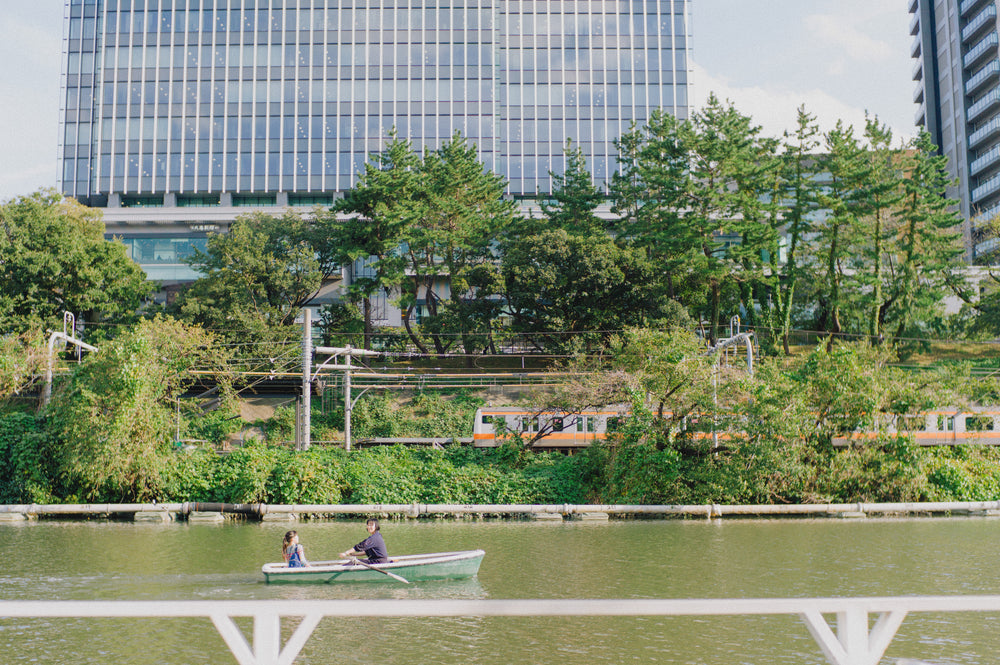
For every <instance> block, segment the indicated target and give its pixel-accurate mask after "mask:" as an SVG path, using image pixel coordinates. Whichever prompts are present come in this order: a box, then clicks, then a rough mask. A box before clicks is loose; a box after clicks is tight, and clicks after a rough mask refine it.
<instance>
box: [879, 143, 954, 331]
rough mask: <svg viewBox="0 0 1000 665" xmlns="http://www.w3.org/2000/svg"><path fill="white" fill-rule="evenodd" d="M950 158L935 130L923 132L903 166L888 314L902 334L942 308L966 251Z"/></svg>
mask: <svg viewBox="0 0 1000 665" xmlns="http://www.w3.org/2000/svg"><path fill="white" fill-rule="evenodd" d="M947 161H948V158H947V157H945V156H943V155H940V154H938V151H937V146H935V145H934V143H933V141H932V139H931V136H930V134H928V133H927V132H920V134H919V135H918V136H917V138H916V139H914V142H913V149H912V152H911V153H910V155H909V157H908V158H907V160H906V161H905V163H904V165H903V170H904V173H903V182H902V189H903V199H902V202H901V206H900V209H899V212H898V219H899V224H898V226H897V229H896V237H895V238H894V246H895V248H896V251H895V256H894V257H893V259H894V260H893V263H892V280H891V282H890V283H889V286H888V292H889V293H888V297H887V299H886V307H885V309H886V315H885V317H886V319H887V320H889V321H893V322H895V324H896V329H895V336H896V337H897V338H899V337H902V336H903V335H904V334H906V331H907V330H908V329H909V328H910V327H911V326H913V325H914V324H917V323H919V322H923V321H927V320H928V319H929V318H931V317H932V316H933V314H934V313H935V312H936V311H938V310H939V309H940V303H941V300H942V299H943V297H944V296H945V295H946V293H947V292H948V290H947V289H948V284H949V282H950V281H951V280H952V277H953V275H954V272H955V271H954V267H955V264H956V261H957V260H958V259H959V257H960V256H961V254H962V251H963V250H962V242H961V236H960V234H959V230H960V229H961V224H962V219H961V216H960V215H959V213H958V212H957V210H956V209H957V205H956V203H955V201H953V200H952V199H950V198H949V197H948V196H947V189H948V187H949V186H950V185H951V178H950V177H949V175H948V171H947Z"/></svg>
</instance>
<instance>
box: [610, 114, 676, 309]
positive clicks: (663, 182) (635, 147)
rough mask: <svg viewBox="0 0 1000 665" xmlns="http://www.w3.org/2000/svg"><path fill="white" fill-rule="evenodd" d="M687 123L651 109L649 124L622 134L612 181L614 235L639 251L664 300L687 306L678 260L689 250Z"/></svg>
mask: <svg viewBox="0 0 1000 665" xmlns="http://www.w3.org/2000/svg"><path fill="white" fill-rule="evenodd" d="M686 126H687V121H685V120H679V119H678V118H677V117H675V116H674V115H672V114H670V113H667V112H665V111H663V110H662V109H654V110H653V112H652V114H651V115H650V118H649V122H648V123H647V124H646V125H644V126H643V127H641V128H636V127H633V128H632V130H631V131H629V132H627V133H626V134H624V135H622V136H621V138H619V139H618V140H617V141H616V142H615V145H616V146H617V148H618V151H619V154H618V171H617V172H616V173H615V175H614V177H613V178H612V182H611V195H612V212H613V213H615V214H616V215H617V216H618V221H617V222H616V223H615V224H614V225H613V227H612V230H613V235H614V237H615V238H616V241H617V242H618V243H619V244H620V245H623V246H635V247H640V248H642V249H643V250H644V251H645V252H646V253H647V256H649V257H650V259H651V260H652V261H653V262H654V264H655V265H656V266H657V268H658V270H659V272H660V273H661V275H662V281H663V286H664V290H665V291H666V294H667V296H668V297H670V298H672V299H675V300H677V301H678V302H690V299H689V297H688V293H687V290H686V283H687V274H686V271H685V269H684V265H683V260H682V258H683V257H684V256H685V255H686V253H687V252H688V251H689V250H690V246H689V244H688V242H687V240H686V239H685V238H684V237H683V236H682V233H681V230H682V229H681V210H682V208H683V207H684V197H685V196H686V192H687V188H688V178H689V175H688V150H689V147H688V143H687V136H688V135H689V132H688V131H687V129H686Z"/></svg>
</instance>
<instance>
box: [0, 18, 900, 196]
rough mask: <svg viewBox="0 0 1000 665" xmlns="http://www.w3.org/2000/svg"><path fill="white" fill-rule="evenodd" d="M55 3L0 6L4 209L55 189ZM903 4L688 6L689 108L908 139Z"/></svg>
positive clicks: (777, 131) (786, 126) (58, 35)
mask: <svg viewBox="0 0 1000 665" xmlns="http://www.w3.org/2000/svg"><path fill="white" fill-rule="evenodd" d="M63 5H64V3H63V0H0V7H2V11H0V62H2V63H3V66H2V67H0V127H2V128H3V131H2V132H0V201H6V200H9V199H11V198H12V197H15V196H20V195H24V194H29V193H31V192H33V191H35V190H37V189H39V188H43V187H55V186H56V184H57V155H58V138H57V134H58V127H59V76H60V62H61V60H60V56H61V52H62V31H63V25H62V20H63ZM906 6H907V2H906V0H693V9H692V34H693V38H692V44H693V47H692V48H693V53H692V61H693V65H692V69H693V94H692V101H693V105H694V107H695V108H696V109H697V108H698V107H700V106H701V105H702V104H703V103H704V101H705V100H706V99H707V98H708V96H709V94H711V93H715V95H716V96H717V97H719V98H720V99H723V100H729V101H731V102H732V103H733V104H734V105H735V107H736V108H737V109H739V110H740V111H741V112H742V113H744V114H746V115H749V116H750V117H751V118H753V120H754V122H755V123H756V124H758V125H760V126H761V127H762V128H763V131H764V133H765V134H766V135H769V136H780V135H781V134H782V133H783V132H784V131H785V130H792V129H793V128H794V126H795V118H796V114H797V109H798V108H799V107H800V106H802V105H805V107H806V110H808V111H809V112H810V113H812V114H813V115H815V116H816V117H817V121H818V123H819V124H820V127H821V128H822V129H823V130H827V129H830V128H831V127H833V125H834V124H835V123H836V121H837V120H843V121H844V122H845V123H847V124H850V125H853V126H854V127H855V129H858V130H860V129H863V127H864V123H865V113H866V112H868V113H870V114H872V115H875V116H877V117H878V119H879V120H880V121H881V122H883V123H885V124H886V125H888V126H889V127H890V128H892V129H893V131H894V133H895V134H896V136H897V137H899V140H904V139H906V138H909V137H911V136H912V135H913V134H914V132H915V129H914V127H913V116H914V113H915V112H916V106H915V105H914V104H913V90H914V83H913V81H912V80H911V72H912V67H913V61H912V60H911V59H910V56H909V53H910V45H911V43H912V40H913V38H912V37H910V35H909V29H908V28H909V23H910V15H909V14H908V13H907V11H906Z"/></svg>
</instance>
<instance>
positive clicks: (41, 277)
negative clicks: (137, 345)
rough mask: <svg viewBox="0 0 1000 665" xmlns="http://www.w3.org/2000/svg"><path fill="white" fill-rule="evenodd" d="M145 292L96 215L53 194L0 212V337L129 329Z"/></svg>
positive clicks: (147, 285) (144, 285) (24, 199)
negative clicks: (111, 326)
mask: <svg viewBox="0 0 1000 665" xmlns="http://www.w3.org/2000/svg"><path fill="white" fill-rule="evenodd" d="M152 289H153V286H152V284H150V283H149V282H147V281H146V276H145V274H144V273H143V272H142V270H140V268H139V266H138V265H136V264H135V263H133V262H132V261H131V260H129V258H128V257H127V256H126V254H125V247H124V246H123V245H122V244H121V243H117V242H111V241H108V240H105V239H104V222H103V221H102V220H101V214H100V212H99V211H97V210H94V209H91V208H87V207H84V206H81V205H80V204H78V203H76V202H75V201H73V200H72V199H63V198H62V196H61V195H59V194H57V193H55V192H54V191H39V192H36V193H34V194H30V195H28V196H21V197H18V198H15V199H12V200H10V201H7V202H6V203H4V204H3V205H0V331H4V332H23V331H26V330H29V329H31V328H33V327H43V328H44V327H46V326H48V327H51V328H56V327H58V326H60V325H61V323H62V318H63V312H72V313H74V314H75V315H76V317H77V320H78V321H86V322H87V323H88V324H90V323H103V322H109V323H112V322H113V323H117V322H122V321H131V320H134V317H135V313H136V311H137V310H138V309H139V307H140V306H141V304H142V303H143V301H144V300H145V298H146V297H147V296H149V294H150V293H151V292H152Z"/></svg>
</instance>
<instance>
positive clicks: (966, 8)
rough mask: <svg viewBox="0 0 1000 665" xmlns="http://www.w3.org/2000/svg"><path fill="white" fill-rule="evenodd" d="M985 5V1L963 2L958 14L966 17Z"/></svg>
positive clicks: (963, 0) (959, 6)
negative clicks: (977, 7)
mask: <svg viewBox="0 0 1000 665" xmlns="http://www.w3.org/2000/svg"><path fill="white" fill-rule="evenodd" d="M983 4H985V3H984V2H983V0H962V2H961V4H959V5H958V14H959V16H965V15H966V14H968V13H969V12H971V11H972V10H973V9H975V8H976V6H977V5H978V6H981V5H983ZM910 13H912V12H910Z"/></svg>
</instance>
